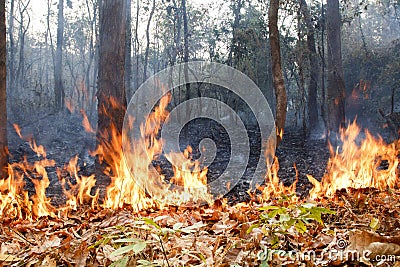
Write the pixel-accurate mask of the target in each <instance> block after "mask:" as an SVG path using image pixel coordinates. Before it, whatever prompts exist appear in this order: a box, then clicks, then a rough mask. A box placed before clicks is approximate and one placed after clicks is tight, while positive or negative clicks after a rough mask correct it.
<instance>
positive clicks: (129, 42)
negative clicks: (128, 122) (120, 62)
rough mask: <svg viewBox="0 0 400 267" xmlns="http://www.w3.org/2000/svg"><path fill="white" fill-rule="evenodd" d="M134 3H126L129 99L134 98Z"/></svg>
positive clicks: (126, 67) (126, 52) (127, 90)
mask: <svg viewBox="0 0 400 267" xmlns="http://www.w3.org/2000/svg"><path fill="white" fill-rule="evenodd" d="M131 12H132V3H131V1H130V0H127V1H126V35H125V90H126V94H127V97H128V101H129V99H130V98H131V97H132V95H133V92H132V85H131V82H132V55H131V54H132V25H131V23H132V15H131Z"/></svg>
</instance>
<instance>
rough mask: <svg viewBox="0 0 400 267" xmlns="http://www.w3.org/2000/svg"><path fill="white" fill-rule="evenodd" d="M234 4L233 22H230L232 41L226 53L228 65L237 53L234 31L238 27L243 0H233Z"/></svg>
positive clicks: (231, 64)
mask: <svg viewBox="0 0 400 267" xmlns="http://www.w3.org/2000/svg"><path fill="white" fill-rule="evenodd" d="M234 3H235V4H234V6H233V16H234V20H233V24H232V41H231V47H230V49H229V55H228V65H229V66H233V65H234V63H233V57H234V55H235V54H237V51H236V50H237V46H238V44H237V40H236V39H237V37H236V35H237V34H236V32H237V30H238V28H239V23H240V19H241V15H240V10H241V9H242V7H243V0H236V2H234Z"/></svg>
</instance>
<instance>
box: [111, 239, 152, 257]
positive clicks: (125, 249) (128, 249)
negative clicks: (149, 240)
mask: <svg viewBox="0 0 400 267" xmlns="http://www.w3.org/2000/svg"><path fill="white" fill-rule="evenodd" d="M145 248H146V242H144V241H140V242H138V243H136V244H133V245H129V246H124V247H120V248H119V249H117V250H115V251H113V252H112V253H111V254H110V256H111V257H115V256H118V255H122V254H125V253H128V252H131V251H133V252H134V253H135V254H136V253H139V252H141V251H142V250H144V249H145Z"/></svg>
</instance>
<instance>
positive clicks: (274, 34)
mask: <svg viewBox="0 0 400 267" xmlns="http://www.w3.org/2000/svg"><path fill="white" fill-rule="evenodd" d="M278 10H279V0H270V6H269V11H268V20H269V41H270V47H271V48H270V49H271V62H272V80H273V85H274V89H275V97H276V118H275V123H276V128H277V132H278V137H277V141H278V143H279V142H280V141H281V139H282V136H281V133H283V129H284V128H285V120H286V106H287V95H286V88H285V83H284V80H283V71H282V64H281V49H280V44H279V30H278Z"/></svg>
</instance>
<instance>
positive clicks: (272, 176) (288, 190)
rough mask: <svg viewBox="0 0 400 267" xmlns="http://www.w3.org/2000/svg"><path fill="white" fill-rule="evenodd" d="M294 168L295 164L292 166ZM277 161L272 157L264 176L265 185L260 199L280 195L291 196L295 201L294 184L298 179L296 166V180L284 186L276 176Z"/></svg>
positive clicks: (265, 199) (264, 199)
mask: <svg viewBox="0 0 400 267" xmlns="http://www.w3.org/2000/svg"><path fill="white" fill-rule="evenodd" d="M294 167H295V168H296V165H295V166H294ZM278 170H279V161H278V158H277V157H274V161H273V163H272V166H271V169H270V171H269V172H268V173H267V176H266V185H265V187H264V189H263V190H262V200H263V201H267V200H269V199H270V198H272V197H281V196H282V195H286V196H291V199H292V200H293V201H297V196H296V195H295V194H296V185H297V181H298V173H297V168H296V180H295V182H294V183H293V184H292V185H290V186H285V185H284V184H283V183H282V182H281V181H280V180H279V177H278Z"/></svg>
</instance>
